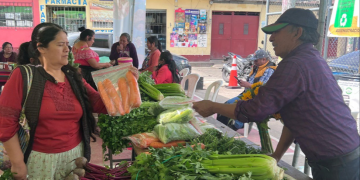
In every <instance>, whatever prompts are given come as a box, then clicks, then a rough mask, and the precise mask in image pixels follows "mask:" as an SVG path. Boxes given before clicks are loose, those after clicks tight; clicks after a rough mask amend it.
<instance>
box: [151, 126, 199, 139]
mask: <svg viewBox="0 0 360 180" xmlns="http://www.w3.org/2000/svg"><path fill="white" fill-rule="evenodd" d="M154 134H155V135H156V137H158V138H159V139H160V141H161V142H163V143H165V144H166V143H168V142H171V141H176V140H189V139H194V138H196V137H198V136H199V135H200V133H199V132H198V131H197V130H196V129H195V128H194V127H193V126H192V125H191V124H189V123H184V124H178V123H169V124H165V125H162V124H158V125H156V126H155V128H154Z"/></svg>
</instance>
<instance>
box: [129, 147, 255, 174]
mask: <svg viewBox="0 0 360 180" xmlns="http://www.w3.org/2000/svg"><path fill="white" fill-rule="evenodd" d="M214 153H216V152H212V151H206V150H203V149H201V147H200V146H198V145H196V146H195V147H194V148H192V147H191V146H185V147H184V146H179V147H172V148H163V149H154V148H150V154H145V153H142V154H140V155H139V156H137V157H136V161H135V162H134V163H133V164H132V165H131V166H130V167H129V168H128V169H127V170H128V172H130V173H131V179H134V180H136V179H138V180H139V179H151V180H173V179H177V180H197V179H199V180H200V179H203V180H238V179H239V178H240V177H238V176H234V175H231V174H210V173H209V172H208V171H207V170H206V169H205V168H204V167H203V165H202V164H201V161H202V160H205V159H208V157H209V156H210V155H212V154H214ZM250 176H251V175H250ZM241 178H242V179H241V180H251V178H247V177H246V175H243V176H242V177H241Z"/></svg>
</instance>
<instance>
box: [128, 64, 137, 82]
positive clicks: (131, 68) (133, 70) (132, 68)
mask: <svg viewBox="0 0 360 180" xmlns="http://www.w3.org/2000/svg"><path fill="white" fill-rule="evenodd" d="M129 71H131V73H132V74H133V75H134V76H135V77H136V79H139V70H138V69H137V68H136V67H134V66H131V67H130V68H129Z"/></svg>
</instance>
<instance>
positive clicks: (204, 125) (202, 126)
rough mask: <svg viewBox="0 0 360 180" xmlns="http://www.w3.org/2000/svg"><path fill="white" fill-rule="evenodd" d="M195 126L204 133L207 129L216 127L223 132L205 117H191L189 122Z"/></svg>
mask: <svg viewBox="0 0 360 180" xmlns="http://www.w3.org/2000/svg"><path fill="white" fill-rule="evenodd" d="M189 123H190V124H191V125H193V127H194V128H195V129H196V130H197V131H198V132H199V133H200V134H204V133H205V132H206V130H207V129H216V130H218V131H219V132H221V131H220V130H219V129H218V128H216V127H215V126H214V125H213V124H211V123H208V122H206V120H204V119H199V118H197V117H195V118H193V119H191V121H190V122H189Z"/></svg>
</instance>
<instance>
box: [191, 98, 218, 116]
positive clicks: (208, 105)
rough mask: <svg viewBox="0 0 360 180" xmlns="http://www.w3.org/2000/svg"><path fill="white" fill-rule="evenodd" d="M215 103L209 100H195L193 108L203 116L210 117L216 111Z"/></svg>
mask: <svg viewBox="0 0 360 180" xmlns="http://www.w3.org/2000/svg"><path fill="white" fill-rule="evenodd" d="M213 104H214V102H212V101H209V100H204V101H199V102H194V103H193V109H195V111H196V112H198V113H199V114H200V115H201V116H202V117H208V116H211V115H213V114H214V113H215V112H213V110H212V107H213Z"/></svg>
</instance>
